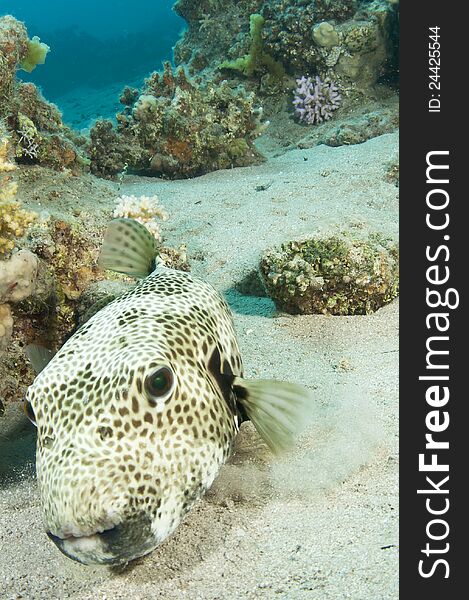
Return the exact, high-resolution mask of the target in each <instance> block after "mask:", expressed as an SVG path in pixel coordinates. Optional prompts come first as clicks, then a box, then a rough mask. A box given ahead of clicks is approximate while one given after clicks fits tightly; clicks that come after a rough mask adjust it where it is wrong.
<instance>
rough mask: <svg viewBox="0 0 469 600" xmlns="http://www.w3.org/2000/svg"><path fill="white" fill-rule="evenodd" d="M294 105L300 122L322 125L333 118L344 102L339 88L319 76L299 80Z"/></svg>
mask: <svg viewBox="0 0 469 600" xmlns="http://www.w3.org/2000/svg"><path fill="white" fill-rule="evenodd" d="M296 82H297V84H298V86H297V88H296V90H295V97H294V99H293V105H294V107H295V114H296V115H297V116H298V118H299V119H300V121H304V122H305V123H308V124H309V125H314V124H315V123H322V122H323V121H328V120H329V119H330V118H332V113H333V111H334V110H337V109H338V108H339V106H340V102H341V100H342V98H341V96H340V94H339V91H338V89H337V87H336V86H335V85H334V84H333V83H332V82H331V81H327V80H326V81H322V80H321V79H320V78H319V77H318V76H316V78H315V79H314V80H313V79H311V77H302V78H301V79H297V81H296Z"/></svg>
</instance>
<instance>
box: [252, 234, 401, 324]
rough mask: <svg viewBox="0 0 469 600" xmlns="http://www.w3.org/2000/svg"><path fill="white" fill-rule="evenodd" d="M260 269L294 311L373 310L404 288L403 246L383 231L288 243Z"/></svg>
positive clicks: (281, 304) (281, 303) (272, 291)
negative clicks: (401, 278) (357, 236)
mask: <svg viewBox="0 0 469 600" xmlns="http://www.w3.org/2000/svg"><path fill="white" fill-rule="evenodd" d="M260 270H261V274H262V277H263V281H264V284H265V287H266V291H267V293H268V294H269V296H271V297H272V299H273V300H274V301H275V303H276V305H277V307H278V308H279V309H281V310H284V311H286V312H289V313H293V314H298V313H299V314H331V315H354V314H369V313H372V312H374V311H375V310H377V309H378V308H380V307H381V306H383V305H384V304H387V303H388V302H390V301H391V300H393V299H394V298H395V297H396V296H397V294H398V289H399V262H398V247H397V245H396V244H394V243H392V242H391V241H390V240H388V239H385V238H383V237H382V236H380V235H370V236H369V237H368V239H367V240H356V239H350V238H349V237H347V236H342V237H339V236H332V237H329V238H306V239H304V240H300V241H292V242H288V243H285V244H283V245H282V246H281V248H280V249H272V250H268V251H267V252H266V253H265V254H264V256H263V257H262V260H261V265H260Z"/></svg>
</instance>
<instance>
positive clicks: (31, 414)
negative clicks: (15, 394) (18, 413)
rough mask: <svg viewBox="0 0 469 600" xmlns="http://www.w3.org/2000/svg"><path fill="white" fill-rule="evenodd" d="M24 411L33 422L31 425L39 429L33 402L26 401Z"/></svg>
mask: <svg viewBox="0 0 469 600" xmlns="http://www.w3.org/2000/svg"><path fill="white" fill-rule="evenodd" d="M23 411H24V413H25V415H26V416H27V417H28V419H29V420H30V421H31V423H32V424H33V425H36V427H37V423H36V415H35V414H34V410H33V407H32V406H31V402H29V401H28V400H25V401H24V403H23Z"/></svg>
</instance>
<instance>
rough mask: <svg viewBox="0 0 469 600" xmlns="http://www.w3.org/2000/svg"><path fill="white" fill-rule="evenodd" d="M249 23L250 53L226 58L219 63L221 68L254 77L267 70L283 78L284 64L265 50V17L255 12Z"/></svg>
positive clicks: (274, 75)
mask: <svg viewBox="0 0 469 600" xmlns="http://www.w3.org/2000/svg"><path fill="white" fill-rule="evenodd" d="M249 23H250V26H249V33H250V36H251V45H250V47H249V53H248V54H245V55H244V56H241V57H240V58H237V59H236V60H232V61H231V60H226V61H224V62H222V63H221V65H219V68H220V69H232V70H234V71H239V72H240V73H242V74H243V75H245V76H246V77H252V76H253V75H254V74H255V73H256V72H259V71H260V72H262V71H264V70H267V72H268V73H270V74H271V75H272V76H273V77H275V78H276V79H282V78H283V77H284V75H285V69H284V68H283V65H282V64H281V63H280V62H278V61H276V60H275V59H274V58H273V57H272V56H271V55H270V54H268V53H267V52H265V50H264V44H263V42H262V28H263V27H264V23H265V19H264V17H263V16H262V15H260V14H257V13H255V14H253V15H251V17H250V19H249Z"/></svg>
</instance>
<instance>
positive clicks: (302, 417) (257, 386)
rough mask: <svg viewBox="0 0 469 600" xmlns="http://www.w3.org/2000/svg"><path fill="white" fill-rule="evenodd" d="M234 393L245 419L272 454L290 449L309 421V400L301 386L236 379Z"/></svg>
mask: <svg viewBox="0 0 469 600" xmlns="http://www.w3.org/2000/svg"><path fill="white" fill-rule="evenodd" d="M233 390H234V392H235V394H236V398H237V400H238V401H239V402H240V404H241V405H242V406H243V408H244V410H245V411H246V414H247V416H248V418H249V419H250V420H251V421H252V423H253V425H254V427H255V428H256V429H257V431H258V432H259V434H260V435H261V437H262V439H263V440H264V441H265V442H266V443H267V445H268V446H269V447H270V449H271V450H272V451H273V452H275V453H279V452H283V451H284V450H288V449H289V448H291V447H292V446H293V445H294V443H295V438H296V437H297V436H298V435H299V434H300V433H301V432H302V431H303V430H304V429H305V428H306V427H307V426H308V424H309V422H310V420H311V414H312V397H311V394H310V392H309V390H307V389H306V388H304V387H302V386H300V385H296V384H294V383H286V382H284V381H275V380H273V379H272V380H262V379H258V380H254V379H253V380H246V379H241V378H240V377H236V378H235V380H234V382H233Z"/></svg>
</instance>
